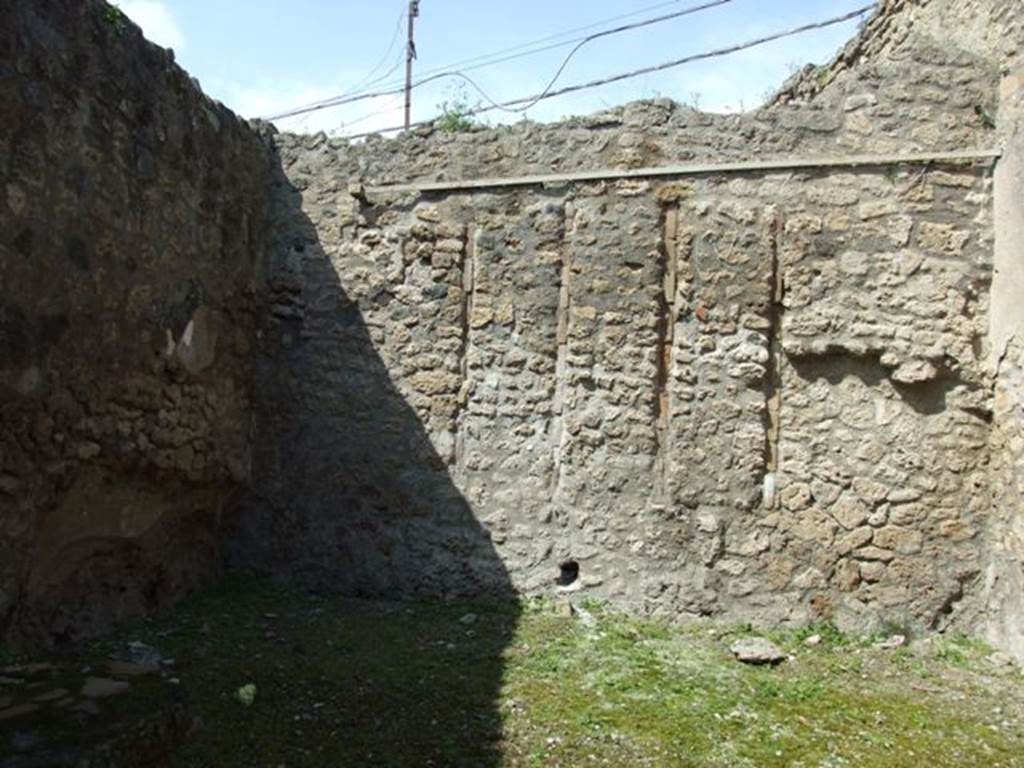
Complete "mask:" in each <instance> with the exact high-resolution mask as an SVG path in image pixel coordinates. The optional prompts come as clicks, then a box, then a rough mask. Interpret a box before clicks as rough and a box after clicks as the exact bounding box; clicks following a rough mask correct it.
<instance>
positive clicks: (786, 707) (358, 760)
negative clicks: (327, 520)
mask: <svg viewBox="0 0 1024 768" xmlns="http://www.w3.org/2000/svg"><path fill="white" fill-rule="evenodd" d="M583 607H584V608H585V609H586V610H587V611H588V612H589V614H590V615H591V616H592V617H593V618H594V622H593V623H590V622H584V621H581V620H580V619H579V618H574V617H571V616H570V615H568V613H567V612H566V611H565V610H564V609H563V608H560V607H559V606H558V605H556V604H554V603H551V602H548V601H540V600H530V601H524V602H523V603H522V604H519V605H515V604H494V603H478V604H452V605H443V604H419V603H408V604H405V603H376V602H370V601H354V600H343V599H338V598H330V597H322V596H312V595H308V594H304V593H301V592H296V591H289V590H286V589H282V588H278V587H274V586H271V585H268V584H266V583H262V582H257V583H252V582H244V581H235V582H232V583H229V584H227V585H226V586H224V587H223V588H222V589H220V590H218V591H217V592H215V593H213V594H209V595H207V596H205V597H203V598H202V599H199V600H196V601H194V602H193V603H192V604H190V605H187V606H184V607H183V608H182V609H181V610H180V611H179V612H178V613H176V614H175V615H174V616H172V617H170V618H168V619H167V620H163V621H159V622H147V623H146V624H144V625H140V626H138V627H135V628H132V629H130V630H126V631H125V632H124V633H122V635H121V637H120V638H116V639H112V640H110V641H107V642H104V643H98V644H96V645H95V646H93V647H92V648H91V649H90V651H89V653H92V654H94V655H95V656H96V657H97V658H101V657H103V656H104V654H107V653H109V651H110V649H111V648H113V647H115V645H116V643H118V642H123V641H124V640H126V639H138V640H142V641H144V642H147V643H150V644H152V645H154V646H156V647H158V648H159V649H160V650H161V651H162V652H163V653H164V654H165V655H170V656H174V657H175V659H176V664H175V668H176V669H177V674H178V675H179V677H180V678H181V688H182V689H183V690H185V691H186V692H187V693H188V695H189V696H190V697H191V699H192V703H193V706H194V708H195V710H196V711H197V713H198V714H199V716H200V717H201V719H202V723H203V726H202V728H201V729H199V730H198V731H197V732H196V733H194V734H193V735H192V736H190V737H189V739H188V740H187V743H186V744H185V746H184V748H183V749H182V751H181V752H180V754H178V755H177V757H176V758H175V761H174V763H173V764H174V765H175V766H188V767H196V766H271V767H273V766H279V765H286V766H289V768H292V767H294V766H348V765H352V766H371V765H372V766H483V767H486V766H574V767H575V766H588V765H604V766H708V767H710V766H723V767H724V766H729V768H736V767H742V766H758V767H759V768H760V767H761V766H765V767H771V766H792V767H799V766H807V767H808V768H811V767H815V768H818V767H820V766H857V767H858V768H872V767H877V768H883V767H884V768H898V767H899V766H908V768H909V767H910V766H914V767H915V768H916V766H921V765H928V766H930V768H934V767H936V766H968V765H969V766H997V765H1001V766H1016V765H1024V730H1022V729H1024V680H1022V678H1021V675H1020V674H1019V673H1012V674H1010V675H1003V676H998V675H995V674H994V673H993V671H992V668H991V667H990V666H989V665H988V663H987V661H986V655H987V654H988V652H989V649H988V648H987V647H985V646H984V645H983V644H980V643H977V642H976V641H972V640H970V639H968V638H964V637H961V636H957V637H950V638H944V639H941V640H937V641H935V642H932V643H928V644H923V645H922V646H921V648H920V649H919V648H918V647H917V646H914V647H912V648H909V649H907V648H904V649H899V650H897V651H882V650H879V649H876V648H873V647H872V644H871V642H870V639H868V640H865V641H861V640H858V639H855V638H848V637H845V636H843V635H842V634H840V633H839V632H838V631H836V630H835V628H834V627H831V626H829V625H816V626H810V627H804V628H800V629H798V630H792V631H788V632H777V633H771V635H770V637H771V638H772V639H773V640H774V641H775V642H777V643H778V644H779V645H780V647H782V648H783V649H784V650H785V651H786V652H787V653H790V654H791V655H792V658H791V660H790V661H787V662H786V663H784V664H782V665H780V666H779V667H775V668H754V667H747V666H744V665H741V664H739V663H738V662H736V661H734V660H733V659H732V657H731V655H730V654H729V652H728V645H729V643H730V642H731V641H732V640H733V639H735V638H736V637H737V636H739V635H742V634H749V633H751V632H752V631H753V630H751V629H750V628H749V627H738V628H737V627H731V628H730V627H722V626H715V625H710V624H701V625H691V626H670V625H667V624H664V623H660V622H653V621H642V620H636V619H630V618H626V617H624V616H621V615H618V614H616V613H615V612H613V611H610V610H606V609H604V608H603V607H602V606H601V605H599V604H596V603H590V602H588V603H586V604H584V606H583ZM470 613H472V614H474V616H475V617H474V618H472V619H470V618H468V617H467V614H470ZM812 634H817V635H820V636H821V642H820V644H818V645H816V646H814V647H808V646H806V645H804V641H805V640H806V638H807V637H809V636H810V635H812ZM248 684H252V685H255V686H256V695H255V698H254V700H253V702H252V704H251V706H245V705H244V704H242V703H241V702H240V701H239V700H238V697H237V696H236V692H237V691H238V689H239V688H240V687H241V686H244V685H248ZM146 695H148V694H146V692H145V691H143V690H140V691H139V693H138V694H136V704H135V705H136V706H140V707H145V699H144V697H145V696H146ZM140 696H141V697H143V698H142V699H140V698H139V697H140ZM140 702H141V703H140Z"/></svg>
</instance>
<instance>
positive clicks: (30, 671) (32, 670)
mask: <svg viewBox="0 0 1024 768" xmlns="http://www.w3.org/2000/svg"><path fill="white" fill-rule="evenodd" d="M56 670H57V668H56V667H55V666H53V664H47V663H46V662H38V663H36V664H26V665H25V666H24V667H22V672H23V673H24V674H26V675H28V676H29V677H34V676H35V675H39V674H42V673H43V672H55V671H56Z"/></svg>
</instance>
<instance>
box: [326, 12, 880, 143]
mask: <svg viewBox="0 0 1024 768" xmlns="http://www.w3.org/2000/svg"><path fill="white" fill-rule="evenodd" d="M875 7H876V3H872V4H871V5H866V6H863V7H861V8H858V9H857V10H855V11H850V12H849V13H845V14H843V15H842V16H835V17H833V18H831V19H826V20H824V21H816V22H812V23H809V24H804V25H802V26H799V27H795V28H793V29H788V30H785V31H783V32H776V33H774V34H771V35H766V36H764V37H759V38H756V39H754V40H748V41H747V42H745V43H737V44H736V45H730V46H727V47H725V48H717V49H715V50H712V51H706V52H704V53H697V54H693V55H691V56H685V57H683V58H681V59H674V60H673V61H666V62H663V63H661V64H655V65H652V66H649V67H642V68H640V69H634V70H632V71H629V72H623V73H620V74H617V75H611V76H610V77H605V78H601V79H599V80H591V81H590V82H587V83H577V84H576V85H569V86H566V87H565V88H560V89H559V90H557V91H547V92H542V93H540V94H538V95H534V96H525V97H522V98H518V99H512V100H510V101H504V102H501V103H500V107H514V106H517V105H521V104H530V105H533V104H536V103H537V102H539V101H542V100H544V99H553V98H555V97H556V96H564V95H565V94H568V93H575V92H576V91H582V90H586V89H589V88H597V87H598V86H602V85H608V84H609V83H617V82H619V81H621V80H627V79H630V78H633V77H639V76H641V75H648V74H651V73H652V72H661V71H664V70H666V69H671V68H673V67H678V66H682V65H683V64H690V63H692V62H695V61H702V60H705V59H712V58H717V57H719V56H727V55H729V54H732V53H738V52H739V51H744V50H747V49H748V48H756V47H758V46H761V45H765V44H766V43H771V42H774V41H776V40H782V39H784V38H787V37H793V36H795V35H799V34H802V33H804V32H810V31H813V30H816V29H824V28H826V27H831V26H835V25H836V24H841V23H843V22H845V21H850V20H851V19H855V18H857V17H859V16H863V15H864V14H865V13H868V12H869V11H871V10H872V9H873V8H875ZM453 74H455V75H458V76H461V77H462V78H464V79H465V80H466V81H467V82H469V83H471V84H472V85H473V87H474V88H476V89H477V90H481V89H480V87H479V86H478V85H476V83H473V82H472V80H470V78H468V77H467V76H466V75H463V74H462V73H453ZM481 93H483V91H482V90H481ZM488 100H490V97H488ZM492 104H493V102H492ZM495 108H498V107H497V106H485V107H478V108H476V109H471V110H469V111H467V112H466V113H465V116H466V117H471V116H473V115H479V114H483V113H484V112H490V111H492V110H494V109H495ZM436 119H437V118H436V117H435V118H432V119H430V120H421V121H419V122H417V123H413V124H412V125H411V126H409V127H410V128H418V127H420V126H423V125H429V124H430V123H432V122H434V120H436ZM402 128H403V126H395V127H393V128H385V129H383V130H380V131H372V132H369V133H359V134H355V135H352V136H347V137H346V138H349V139H358V138H362V137H364V136H369V135H371V133H391V132H393V131H399V130H402Z"/></svg>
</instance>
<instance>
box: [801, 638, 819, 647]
mask: <svg viewBox="0 0 1024 768" xmlns="http://www.w3.org/2000/svg"><path fill="white" fill-rule="evenodd" d="M804 645H806V646H809V647H811V648H813V647H814V646H816V645H821V635H811V636H810V637H808V638H807V639H806V640H804Z"/></svg>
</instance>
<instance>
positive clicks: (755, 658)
mask: <svg viewBox="0 0 1024 768" xmlns="http://www.w3.org/2000/svg"><path fill="white" fill-rule="evenodd" d="M729 650H730V651H732V653H733V655H734V656H735V657H736V659H737V661H742V662H743V663H744V664H778V663H779V662H781V661H784V660H785V658H786V654H784V653H783V652H782V651H780V650H779V649H778V648H776V647H775V645H774V643H772V642H770V641H768V640H766V639H765V638H763V637H744V638H743V639H741V640H737V641H736V642H735V643H733V644H732V645H731V646H730V647H729Z"/></svg>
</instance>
